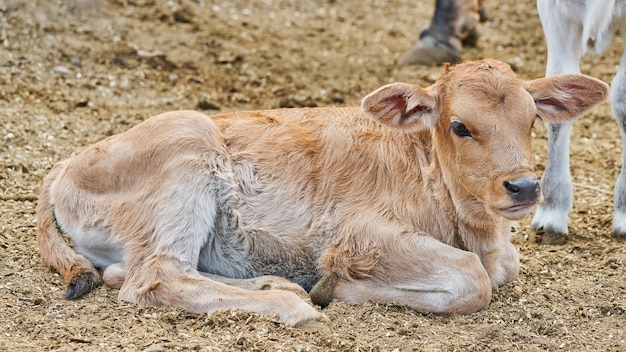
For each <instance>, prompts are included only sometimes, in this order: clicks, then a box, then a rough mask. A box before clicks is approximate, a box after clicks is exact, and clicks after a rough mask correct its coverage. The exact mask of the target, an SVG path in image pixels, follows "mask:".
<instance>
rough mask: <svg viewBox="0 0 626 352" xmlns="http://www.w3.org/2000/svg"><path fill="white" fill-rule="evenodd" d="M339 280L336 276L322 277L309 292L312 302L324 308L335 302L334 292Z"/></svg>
mask: <svg viewBox="0 0 626 352" xmlns="http://www.w3.org/2000/svg"><path fill="white" fill-rule="evenodd" d="M337 281H339V278H338V277H337V276H336V275H330V276H324V277H322V278H321V279H320V280H319V281H318V282H317V283H316V284H315V285H313V288H311V291H310V292H309V296H310V297H311V302H312V303H313V304H315V305H318V306H320V307H322V308H324V307H326V306H328V305H329V304H330V302H331V301H332V300H333V292H334V291H335V287H336V286H337Z"/></svg>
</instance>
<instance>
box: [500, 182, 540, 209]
mask: <svg viewBox="0 0 626 352" xmlns="http://www.w3.org/2000/svg"><path fill="white" fill-rule="evenodd" d="M503 186H504V188H506V192H507V193H508V194H509V196H510V197H511V198H513V200H515V201H517V202H520V203H533V202H536V201H538V200H539V198H540V197H541V186H540V183H539V180H538V179H536V178H530V177H520V178H517V179H515V180H511V181H504V183H503Z"/></svg>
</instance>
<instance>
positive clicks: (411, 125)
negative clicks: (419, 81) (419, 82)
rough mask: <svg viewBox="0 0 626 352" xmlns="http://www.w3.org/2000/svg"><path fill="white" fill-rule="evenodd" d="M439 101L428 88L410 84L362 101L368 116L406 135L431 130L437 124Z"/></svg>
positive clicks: (385, 89) (387, 87) (380, 90)
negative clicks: (437, 102)
mask: <svg viewBox="0 0 626 352" xmlns="http://www.w3.org/2000/svg"><path fill="white" fill-rule="evenodd" d="M435 104H436V100H435V98H434V97H432V96H431V95H430V94H428V92H427V91H426V89H424V88H422V87H419V86H416V85H414V84H408V83H392V84H388V85H385V86H382V87H380V88H378V89H377V90H375V91H373V92H372V93H370V94H368V95H367V96H366V97H365V98H363V100H362V101H361V108H362V109H363V112H364V113H365V115H367V116H369V117H371V118H373V119H374V120H376V121H378V122H380V123H382V124H383V125H386V126H390V127H392V128H397V129H401V130H403V131H405V132H416V131H419V130H424V129H429V128H432V126H433V125H434V123H435V116H434V114H433V111H434V109H435Z"/></svg>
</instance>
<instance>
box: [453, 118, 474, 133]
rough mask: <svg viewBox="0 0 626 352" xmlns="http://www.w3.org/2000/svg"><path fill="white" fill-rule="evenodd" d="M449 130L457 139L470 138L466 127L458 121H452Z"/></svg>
mask: <svg viewBox="0 0 626 352" xmlns="http://www.w3.org/2000/svg"><path fill="white" fill-rule="evenodd" d="M450 128H452V131H453V132H454V133H455V134H456V135H457V136H459V137H471V136H472V134H471V133H470V131H469V130H468V129H467V126H465V125H464V124H462V123H460V122H458V121H452V123H451V124H450Z"/></svg>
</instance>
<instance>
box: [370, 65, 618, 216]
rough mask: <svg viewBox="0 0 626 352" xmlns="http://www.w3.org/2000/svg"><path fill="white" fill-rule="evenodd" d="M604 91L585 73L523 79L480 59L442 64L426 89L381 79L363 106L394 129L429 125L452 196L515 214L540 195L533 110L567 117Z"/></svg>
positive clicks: (556, 118) (550, 118) (548, 117)
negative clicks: (384, 83)
mask: <svg viewBox="0 0 626 352" xmlns="http://www.w3.org/2000/svg"><path fill="white" fill-rule="evenodd" d="M607 94H608V86H607V84H605V83H604V82H602V81H600V80H597V79H594V78H592V77H589V76H585V75H581V74H567V75H560V76H554V77H548V78H540V79H536V80H531V81H524V80H522V79H520V78H519V77H518V76H517V75H516V74H515V73H514V72H513V71H512V70H511V68H510V67H509V66H508V65H506V64H505V63H502V62H499V61H495V60H481V61H470V62H466V63H464V64H461V65H458V66H456V67H454V68H450V67H446V68H445V69H444V72H443V74H442V75H441V77H440V78H439V80H438V81H437V82H436V83H435V84H433V85H432V86H430V87H428V88H421V87H418V86H415V85H411V84H406V83H394V84H390V85H387V86H383V87H381V88H379V89H378V90H376V91H374V92H373V93H371V94H369V95H368V96H366V97H365V98H364V99H363V101H362V104H361V106H362V108H363V111H364V112H365V114H366V115H369V116H370V117H372V118H374V119H375V120H378V121H379V122H380V123H382V124H384V125H388V126H390V127H392V128H396V129H401V130H402V131H404V132H406V133H416V132H418V131H423V130H424V129H428V130H430V131H431V136H432V145H433V160H434V163H435V167H437V168H439V169H440V170H441V175H442V177H443V180H444V182H445V183H446V184H447V186H448V188H449V189H450V194H451V195H452V197H453V200H454V201H458V200H459V199H468V198H469V199H475V200H476V201H478V202H480V203H482V204H483V205H484V206H485V208H486V210H487V211H488V212H490V213H493V214H499V215H502V216H504V217H505V218H508V219H511V220H517V219H520V218H522V217H523V216H525V215H527V214H528V213H530V212H531V211H532V210H533V209H534V207H535V206H536V204H537V203H539V202H540V201H542V195H541V191H540V186H539V180H538V179H537V176H536V174H535V172H534V170H533V160H532V157H531V140H532V139H531V129H532V127H533V124H534V123H535V120H536V117H539V118H541V119H542V120H544V121H546V122H553V123H560V122H566V121H571V120H573V119H575V118H576V117H578V116H580V115H581V114H583V113H584V112H586V111H588V110H589V109H591V108H592V107H594V106H596V105H597V104H599V103H601V102H603V101H605V100H606V98H607Z"/></svg>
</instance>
